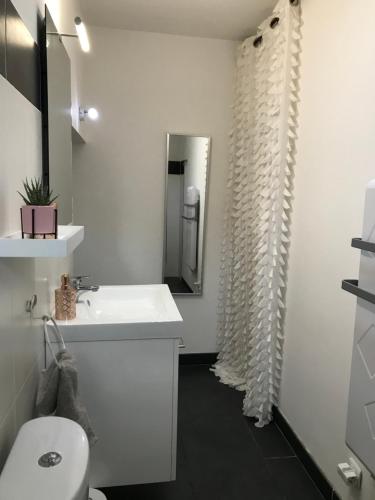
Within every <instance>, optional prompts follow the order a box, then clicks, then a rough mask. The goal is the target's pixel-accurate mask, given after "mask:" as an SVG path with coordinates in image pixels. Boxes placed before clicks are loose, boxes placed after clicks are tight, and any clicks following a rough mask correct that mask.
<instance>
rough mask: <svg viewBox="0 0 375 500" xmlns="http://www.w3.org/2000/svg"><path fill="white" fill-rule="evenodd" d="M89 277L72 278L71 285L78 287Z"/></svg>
mask: <svg viewBox="0 0 375 500" xmlns="http://www.w3.org/2000/svg"><path fill="white" fill-rule="evenodd" d="M88 278H90V276H73V277H72V283H73V285H80V284H81V282H82V280H85V279H88Z"/></svg>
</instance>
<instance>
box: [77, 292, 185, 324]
mask: <svg viewBox="0 0 375 500" xmlns="http://www.w3.org/2000/svg"><path fill="white" fill-rule="evenodd" d="M82 320H83V321H84V322H86V321H87V320H91V321H94V322H95V323H150V322H152V323H154V322H161V321H166V322H169V321H181V320H182V318H181V315H180V313H179V312H178V309H177V306H176V304H175V302H174V300H173V298H172V296H171V293H170V291H169V288H168V286H167V285H146V286H143V285H139V286H138V285H137V286H102V287H100V288H99V290H98V291H97V292H85V293H83V294H82V295H81V297H80V302H79V303H78V304H77V318H76V320H75V321H76V322H77V323H78V322H79V321H82Z"/></svg>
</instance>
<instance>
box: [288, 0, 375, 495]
mask: <svg viewBox="0 0 375 500" xmlns="http://www.w3.org/2000/svg"><path fill="white" fill-rule="evenodd" d="M302 9H303V40H302V68H301V83H300V86H301V105H300V118H299V121H300V129H299V142H298V157H297V165H296V169H295V172H296V176H295V201H294V213H293V226H292V245H291V258H290V270H289V282H288V296H287V317H286V344H285V363H284V371H283V381H282V397H281V411H282V412H283V414H284V415H285V416H286V418H287V419H288V420H289V422H290V423H291V425H292V427H293V429H294V430H295V431H296V432H297V434H298V435H299V437H300V438H301V439H302V441H303V443H304V444H305V446H306V447H307V448H308V449H309V450H310V452H311V453H312V455H313V457H314V458H315V460H316V461H317V463H318V464H319V465H320V466H321V468H322V469H323V471H324V472H325V474H326V475H327V476H328V478H329V480H330V481H331V482H332V484H333V485H334V486H335V488H336V489H337V491H338V492H339V494H340V495H342V498H343V499H351V498H361V499H364V500H365V499H366V500H370V499H373V498H374V497H375V487H374V481H372V480H371V479H370V478H369V474H368V473H366V474H365V483H364V487H363V492H362V495H358V497H357V495H355V494H354V493H353V492H350V491H349V490H348V488H347V487H346V486H345V485H344V483H343V482H342V480H341V479H340V478H339V477H338V475H337V472H336V464H337V463H338V462H341V461H345V460H346V459H347V457H348V455H350V453H349V451H348V450H347V448H346V446H345V427H346V413H347V398H348V390H349V378H350V365H351V352H352V342H353V326H354V314H355V303H356V301H355V298H354V297H353V296H351V295H349V294H347V293H345V292H343V291H341V290H340V285H341V280H342V279H343V278H354V277H356V276H357V275H358V264H359V251H356V250H354V249H352V248H351V247H350V241H351V238H352V237H354V236H359V235H360V234H361V228H362V216H363V208H364V194H365V187H366V184H367V182H368V181H369V180H370V179H371V178H374V177H375V140H374V137H375V98H374V89H375V36H374V29H373V20H374V17H375V4H374V2H373V0H363V1H362V2H351V1H344V2H343V1H342V0H330V1H329V2H326V1H324V0H303V2H302Z"/></svg>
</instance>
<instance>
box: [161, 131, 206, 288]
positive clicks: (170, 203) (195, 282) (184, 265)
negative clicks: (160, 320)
mask: <svg viewBox="0 0 375 500" xmlns="http://www.w3.org/2000/svg"><path fill="white" fill-rule="evenodd" d="M210 148H211V139H210V137H200V136H194V135H183V134H168V135H167V168H166V201H165V231H164V234H165V241H164V269H163V282H164V283H166V284H167V285H168V286H169V288H170V290H171V292H172V293H173V294H175V295H185V294H186V295H201V294H202V290H203V253H204V239H205V218H206V198H207V193H206V192H207V179H208V170H209V161H210Z"/></svg>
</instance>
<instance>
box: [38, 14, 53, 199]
mask: <svg viewBox="0 0 375 500" xmlns="http://www.w3.org/2000/svg"><path fill="white" fill-rule="evenodd" d="M44 13H45V15H44V20H43V22H42V23H41V26H40V32H39V39H40V47H41V49H40V76H41V78H40V80H41V81H40V93H41V110H42V174H43V185H44V186H47V187H48V189H49V188H50V183H49V134H48V68H47V22H48V21H47V17H48V16H49V15H50V14H49V11H48V8H47V5H46V6H45V9H44ZM51 22H52V21H51Z"/></svg>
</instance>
